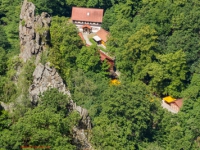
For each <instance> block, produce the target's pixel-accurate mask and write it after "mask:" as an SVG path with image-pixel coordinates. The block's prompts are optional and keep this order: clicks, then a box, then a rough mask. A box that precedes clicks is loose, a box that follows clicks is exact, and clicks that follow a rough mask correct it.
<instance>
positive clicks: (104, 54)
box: [99, 50, 114, 61]
mask: <svg viewBox="0 0 200 150" xmlns="http://www.w3.org/2000/svg"><path fill="white" fill-rule="evenodd" d="M99 52H100V56H101V61H103V60H104V59H108V60H110V61H114V58H111V57H110V56H108V54H106V53H105V52H103V51H102V50H99Z"/></svg>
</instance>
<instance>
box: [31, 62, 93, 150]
mask: <svg viewBox="0 0 200 150" xmlns="http://www.w3.org/2000/svg"><path fill="white" fill-rule="evenodd" d="M49 88H57V89H58V90H59V91H60V92H62V93H63V94H67V95H68V96H69V97H71V95H70V92H69V90H67V88H66V86H65V84H64V83H63V80H62V78H61V77H60V76H59V74H58V72H57V71H56V69H55V68H53V67H50V65H49V63H46V64H45V65H42V64H41V63H39V64H38V65H37V67H36V68H35V71H34V72H33V84H32V85H31V86H30V88H29V93H30V98H31V102H32V104H34V105H36V104H37V102H38V99H39V95H40V94H42V93H43V92H45V91H46V90H48V89H49ZM68 109H69V110H70V111H77V112H78V113H79V114H80V116H81V120H80V121H79V124H78V126H76V127H74V128H73V143H74V144H75V145H76V146H77V148H78V149H88V150H90V149H92V146H91V144H90V142H89V141H88V137H89V131H91V121H90V116H89V114H88V111H87V110H86V109H84V108H82V107H81V106H77V105H76V103H75V102H73V100H72V99H71V100H70V101H69V104H68Z"/></svg>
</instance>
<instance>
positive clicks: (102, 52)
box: [99, 50, 115, 71]
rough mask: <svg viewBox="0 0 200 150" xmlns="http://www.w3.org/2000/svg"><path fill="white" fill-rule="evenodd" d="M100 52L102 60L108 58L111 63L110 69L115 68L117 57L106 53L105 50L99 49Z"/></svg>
mask: <svg viewBox="0 0 200 150" xmlns="http://www.w3.org/2000/svg"><path fill="white" fill-rule="evenodd" d="M99 53H100V59H101V61H104V60H106V61H107V62H108V64H109V66H110V67H109V71H111V70H114V66H115V59H114V58H112V57H110V56H109V55H108V54H106V53H105V52H104V51H102V50H99Z"/></svg>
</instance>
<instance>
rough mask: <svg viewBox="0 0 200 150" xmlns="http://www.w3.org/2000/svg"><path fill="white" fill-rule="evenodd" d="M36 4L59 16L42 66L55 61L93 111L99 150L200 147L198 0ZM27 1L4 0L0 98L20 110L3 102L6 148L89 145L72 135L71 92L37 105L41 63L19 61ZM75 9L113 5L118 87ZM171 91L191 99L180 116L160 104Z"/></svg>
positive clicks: (106, 23) (1, 141) (107, 12)
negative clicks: (35, 85) (84, 36)
mask: <svg viewBox="0 0 200 150" xmlns="http://www.w3.org/2000/svg"><path fill="white" fill-rule="evenodd" d="M28 1H29V2H32V3H33V4H35V6H36V12H35V13H36V14H41V13H42V12H47V13H48V14H50V16H51V19H52V22H51V27H50V36H51V40H50V43H49V46H48V47H47V48H46V51H45V52H43V53H42V58H41V63H43V64H44V63H46V62H50V63H51V65H52V66H53V67H55V68H56V70H57V71H58V72H59V74H60V76H61V77H62V79H63V80H64V83H66V86H67V88H68V89H69V91H70V93H71V97H72V99H73V101H74V102H76V103H77V105H79V106H81V107H84V108H86V109H87V110H88V112H89V115H90V117H91V122H92V129H91V130H90V131H88V135H89V141H90V143H91V145H92V148H93V149H94V150H198V149H200V109H199V106H200V18H199V16H200V1H199V0H28ZM22 3H23V1H22V0H0V102H3V103H6V104H9V103H12V104H13V107H14V108H15V109H14V110H13V112H9V111H5V110H4V109H3V108H2V107H0V150H15V149H19V150H20V149H25V148H23V146H31V145H32V146H44V145H45V146H46V147H40V149H52V150H74V149H81V148H78V147H77V145H76V144H74V143H73V140H72V138H73V136H72V134H73V132H72V127H73V126H75V125H77V122H78V120H79V119H80V118H79V115H78V114H77V113H76V112H69V111H68V110H67V109H66V107H65V106H66V105H67V103H68V102H69V98H68V97H67V96H66V95H64V94H63V93H61V92H59V91H58V90H56V89H49V90H47V91H46V92H45V93H44V94H43V95H42V96H40V101H39V103H38V105H37V106H34V105H32V104H31V102H30V97H29V87H30V85H31V84H32V80H33V76H32V74H33V71H34V69H35V67H36V66H35V63H34V61H33V59H35V58H32V59H30V60H29V61H27V62H23V61H22V60H21V59H20V58H19V54H20V41H19V22H20V19H19V18H20V17H19V16H20V11H21V6H22ZM73 6H77V7H88V8H101V9H104V17H103V23H102V27H103V28H104V29H106V30H107V31H109V32H110V37H109V40H108V43H107V45H106V46H107V50H108V52H109V54H110V55H112V56H115V58H116V60H115V65H116V68H117V70H119V71H120V77H119V79H118V80H119V81H120V84H119V85H111V84H110V80H111V79H110V78H109V75H108V72H107V70H108V67H109V66H108V65H107V63H106V62H101V61H100V58H99V55H98V47H97V46H95V45H93V46H90V47H87V46H85V45H84V43H83V42H82V40H81V38H80V37H79V36H78V31H77V29H76V26H75V25H74V24H72V23H70V24H69V23H68V22H69V21H68V20H69V18H70V17H71V11H72V7H73ZM19 68H20V75H19ZM169 95H170V96H172V97H175V98H183V100H184V101H183V107H182V108H181V110H180V111H179V112H178V113H177V114H173V113H171V112H169V111H167V110H166V109H163V108H162V107H161V100H162V98H163V97H165V96H169ZM0 106H1V105H0ZM49 147H50V148H49ZM29 149H34V147H32V148H31V147H29Z"/></svg>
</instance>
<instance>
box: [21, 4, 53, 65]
mask: <svg viewBox="0 0 200 150" xmlns="http://www.w3.org/2000/svg"><path fill="white" fill-rule="evenodd" d="M50 23H51V18H50V15H49V14H47V13H45V12H43V13H42V14H41V15H40V16H36V17H35V5H34V4H33V3H31V2H27V0H24V2H23V5H22V8H21V13H20V25H19V38H20V49H21V53H20V57H21V58H22V59H23V60H24V61H25V62H26V61H27V60H28V59H29V58H31V56H32V55H37V54H38V53H40V52H41V51H42V50H43V49H44V48H45V45H46V44H47V43H48V41H49V40H50V32H49V27H50Z"/></svg>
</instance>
